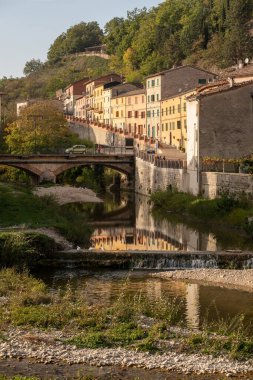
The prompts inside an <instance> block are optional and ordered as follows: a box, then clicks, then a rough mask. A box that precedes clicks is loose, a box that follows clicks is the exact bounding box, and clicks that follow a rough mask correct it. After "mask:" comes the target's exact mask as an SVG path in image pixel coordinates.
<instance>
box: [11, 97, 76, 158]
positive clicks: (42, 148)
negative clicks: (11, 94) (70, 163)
mask: <svg viewBox="0 0 253 380" xmlns="http://www.w3.org/2000/svg"><path fill="white" fill-rule="evenodd" d="M6 132H7V135H6V137H5V141H6V144H7V145H8V148H9V150H10V151H11V152H12V153H14V154H22V153H26V154H31V153H38V152H42V153H43V152H55V151H58V150H61V149H63V148H66V147H67V146H69V145H72V144H73V142H75V141H76V140H77V139H76V135H73V134H72V133H71V132H70V131H69V128H68V126H67V122H66V120H65V118H64V114H63V112H62V111H61V110H60V109H59V108H58V107H57V106H56V105H55V103H54V102H50V101H41V102H37V103H34V104H32V105H30V106H27V107H26V108H24V109H23V111H21V115H20V117H19V118H18V119H17V120H16V121H15V122H13V123H12V124H10V125H9V126H8V127H7V128H6Z"/></svg>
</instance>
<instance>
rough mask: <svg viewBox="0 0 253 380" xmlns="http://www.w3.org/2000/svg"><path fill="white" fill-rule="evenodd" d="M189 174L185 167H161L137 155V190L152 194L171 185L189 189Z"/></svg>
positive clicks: (180, 189) (184, 189)
mask: <svg viewBox="0 0 253 380" xmlns="http://www.w3.org/2000/svg"><path fill="white" fill-rule="evenodd" d="M186 182H187V174H186V173H185V170H184V169H168V168H159V167H157V166H155V165H154V164H153V163H150V162H147V161H144V160H142V159H140V158H138V157H136V168H135V191H136V192H137V193H139V194H144V195H150V194H151V193H152V192H154V191H157V190H166V189H167V188H168V187H169V186H170V187H172V188H177V189H178V190H179V191H187V188H186Z"/></svg>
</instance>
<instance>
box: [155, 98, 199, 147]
mask: <svg viewBox="0 0 253 380" xmlns="http://www.w3.org/2000/svg"><path fill="white" fill-rule="evenodd" d="M191 94H193V91H188V92H184V93H179V94H178V95H175V96H171V97H169V98H166V99H164V100H162V101H161V142H162V143H164V144H166V145H171V146H174V147H176V148H178V149H180V150H182V151H185V152H186V150H187V114H186V98H187V96H190V95H191Z"/></svg>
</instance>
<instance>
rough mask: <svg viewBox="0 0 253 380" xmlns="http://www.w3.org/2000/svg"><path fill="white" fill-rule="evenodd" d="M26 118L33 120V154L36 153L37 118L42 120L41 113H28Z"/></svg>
mask: <svg viewBox="0 0 253 380" xmlns="http://www.w3.org/2000/svg"><path fill="white" fill-rule="evenodd" d="M28 119H32V120H33V128H34V154H37V120H42V119H43V115H28Z"/></svg>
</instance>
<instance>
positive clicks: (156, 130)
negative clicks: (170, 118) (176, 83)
mask: <svg viewBox="0 0 253 380" xmlns="http://www.w3.org/2000/svg"><path fill="white" fill-rule="evenodd" d="M161 80H162V76H161V75H160V74H159V75H154V76H152V77H148V78H147V79H146V102H147V121H146V128H147V136H148V137H153V138H154V139H159V140H160V137H161V110H160V109H161V102H160V101H161Z"/></svg>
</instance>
